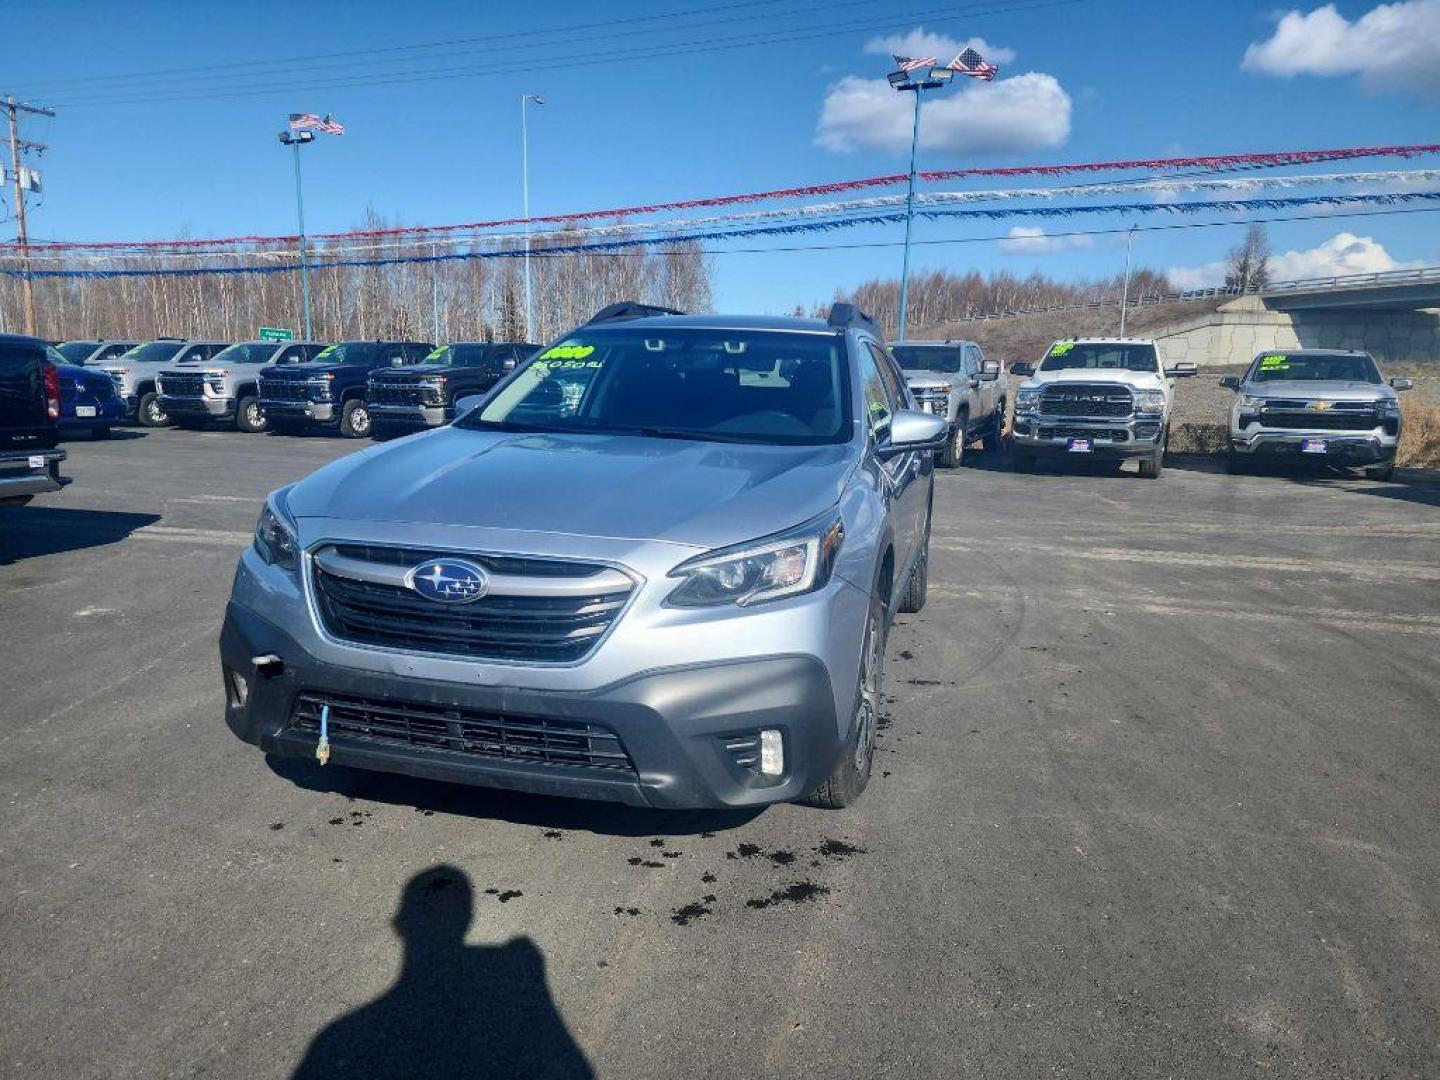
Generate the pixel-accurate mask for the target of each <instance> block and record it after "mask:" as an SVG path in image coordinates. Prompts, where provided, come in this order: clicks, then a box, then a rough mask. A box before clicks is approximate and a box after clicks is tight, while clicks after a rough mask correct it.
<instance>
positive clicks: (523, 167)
mask: <svg viewBox="0 0 1440 1080" xmlns="http://www.w3.org/2000/svg"><path fill="white" fill-rule="evenodd" d="M531 103H533V104H536V105H544V104H545V99H544V98H542V97H541V96H540V95H539V94H521V95H520V193H521V200H522V203H521V205H522V207H523V210H524V216H525V337H526V338H529V339H534V337H535V313H534V310H533V309H532V307H531V301H530V132H529V128H528V126H527V124H526V111H525V106H527V105H529V104H531Z"/></svg>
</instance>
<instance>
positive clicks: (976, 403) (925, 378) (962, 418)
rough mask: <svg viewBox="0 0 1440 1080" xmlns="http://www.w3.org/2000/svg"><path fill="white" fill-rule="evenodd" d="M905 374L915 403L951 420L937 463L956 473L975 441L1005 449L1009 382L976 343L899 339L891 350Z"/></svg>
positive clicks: (990, 446)
mask: <svg viewBox="0 0 1440 1080" xmlns="http://www.w3.org/2000/svg"><path fill="white" fill-rule="evenodd" d="M890 352H891V353H892V354H893V355H894V357H895V359H896V360H898V361H900V366H901V367H902V368H903V369H904V370H905V381H906V382H907V383H908V384H909V385H910V392H911V393H912V394H914V395H915V401H916V404H918V405H919V406H920V408H921V409H924V410H925V411H926V412H929V413H934V414H935V415H936V416H943V417H945V419H947V420H949V421H950V442H949V444H948V445H947V446H946V447H945V450H944V452H943V453H941V454H939V455H938V456H937V457H936V464H937V465H940V466H942V467H944V468H947V469H953V468H955V467H956V466H958V465H959V464H960V462H961V461H962V460H963V459H964V457H965V448H966V447H967V446H969V445H970V444H971V443H972V442H974V441H975V440H976V439H982V440H984V442H983V445H984V447H985V449H986V450H998V449H1000V444H1001V440H1002V438H1003V436H1004V433H1005V384H1004V383H1003V382H1001V381H1000V364H999V363H998V362H997V361H994V360H986V359H985V354H984V353H983V352H981V351H980V346H979V345H977V344H975V342H973V341H897V342H896V343H895V344H894V345H892V346H891V347H890Z"/></svg>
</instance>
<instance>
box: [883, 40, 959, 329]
mask: <svg viewBox="0 0 1440 1080" xmlns="http://www.w3.org/2000/svg"><path fill="white" fill-rule="evenodd" d="M897 59H902V58H899V57H897ZM906 63H909V61H903V60H902V70H900V71H894V72H891V73H890V75H889V76H887V78H888V79H889V80H890V85H891V86H893V87H894V88H895V89H896V90H898V91H900V92H901V93H913V94H914V95H915V123H914V126H913V128H912V129H911V132H910V177H909V186H908V187H907V188H906V190H905V259H904V262H903V263H902V265H901V268H900V333H899V337H898V339H897V340H900V341H904V340H905V309H906V307H907V306H908V305H909V303H910V230H911V227H912V225H913V223H914V218H915V152H916V150H917V149H918V147H919V145H920V91H921V90H938V89H940V87H942V86H944V85H945V84H946V83H948V82H949V81H950V80H951V79H952V78H954V77H955V72H953V71H951V70H950V69H949V68H943V67H930V68H929V70H928V71H927V72H926V73H925V74H924V75H921V76H920V77H919V78H916V77H915V76H916V71H915V70H910V71H906V70H903V67H904V64H906ZM930 63H932V64H933V63H934V61H930Z"/></svg>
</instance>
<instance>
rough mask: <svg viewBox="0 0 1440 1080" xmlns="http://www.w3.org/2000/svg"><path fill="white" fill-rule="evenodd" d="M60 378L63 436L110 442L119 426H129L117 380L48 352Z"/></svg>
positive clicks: (51, 351)
mask: <svg viewBox="0 0 1440 1080" xmlns="http://www.w3.org/2000/svg"><path fill="white" fill-rule="evenodd" d="M45 352H46V355H47V356H48V357H49V358H50V362H51V363H53V364H54V365H55V370H56V372H57V373H58V374H59V376H60V435H61V437H62V438H63V437H65V436H67V435H75V434H77V433H78V434H84V435H89V436H90V437H91V438H92V439H108V438H109V437H110V432H111V430H112V429H113V428H114V427H115V425H116V424H123V423H124V422H125V399H124V398H123V397H121V396H120V390H119V387H118V386H116V384H115V380H114V378H112V377H111V376H109V375H107V374H106V373H105V372H103V371H100V370H99V369H98V368H87V367H84V366H83V365H81V364H70V363H66V361H65V354H64V353H62V352H60V351H59V350H58V349H56V348H54V347H53V346H52V347H50V348H48V349H46V350H45Z"/></svg>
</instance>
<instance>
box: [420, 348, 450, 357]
mask: <svg viewBox="0 0 1440 1080" xmlns="http://www.w3.org/2000/svg"><path fill="white" fill-rule="evenodd" d="M449 351H450V346H449V345H441V346H440V347H439V348H438V349H436V350H435V351H434V352H432V353H427V354H426V356H425V359H426V360H439V359H440V358H441V357H442V356H444V355H445V354H446V353H447V352H449Z"/></svg>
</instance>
